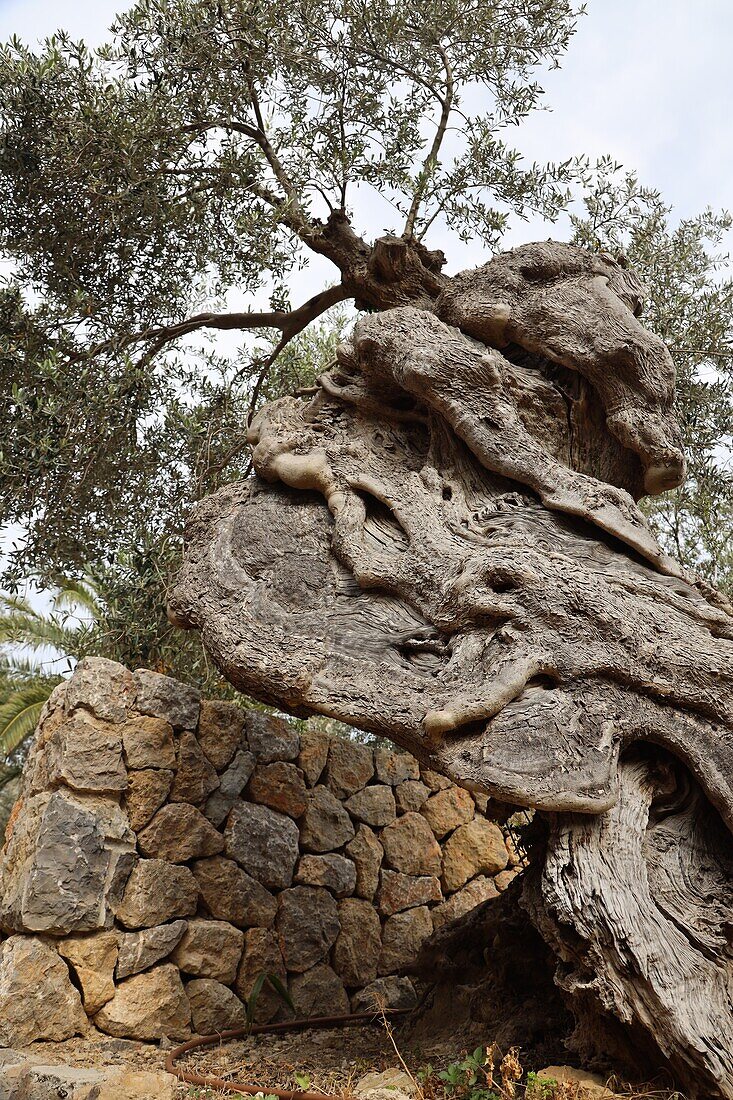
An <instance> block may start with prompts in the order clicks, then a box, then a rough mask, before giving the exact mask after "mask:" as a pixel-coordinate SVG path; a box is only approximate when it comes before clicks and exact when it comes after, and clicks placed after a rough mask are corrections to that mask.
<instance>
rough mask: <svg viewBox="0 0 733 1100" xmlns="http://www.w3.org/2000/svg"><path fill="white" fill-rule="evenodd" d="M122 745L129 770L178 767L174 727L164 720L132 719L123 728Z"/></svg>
mask: <svg viewBox="0 0 733 1100" xmlns="http://www.w3.org/2000/svg"><path fill="white" fill-rule="evenodd" d="M122 745H123V748H124V752H125V760H126V761H127V766H128V768H170V769H173V768H175V766H176V749H175V745H174V744H173V727H172V726H171V724H170V722H166V721H164V720H163V719H162V718H150V717H148V718H145V717H139V718H131V719H130V721H129V722H126V723H125V725H124V726H123V727H122Z"/></svg>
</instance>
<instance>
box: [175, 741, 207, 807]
mask: <svg viewBox="0 0 733 1100" xmlns="http://www.w3.org/2000/svg"><path fill="white" fill-rule="evenodd" d="M218 786H219V776H218V775H217V773H216V768H215V767H214V766H213V764H211V763H209V761H208V760H207V758H206V757H205V756H204V754H203V751H202V749H201V746H200V745H199V743H198V740H197V739H196V735H195V734H193V733H190V732H189V731H186V732H185V733H182V734H181V740H180V742H179V745H178V770H177V772H176V777H175V779H174V780H173V788H172V790H171V794H170V800H171V802H192V803H193V804H194V805H199V804H201V803H202V802H204V801H205V800H206V798H207V797H208V796H209V795H210V794H211V793H212V792H213V791H215V790H216V788H217V787H218Z"/></svg>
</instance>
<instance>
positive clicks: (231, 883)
mask: <svg viewBox="0 0 733 1100" xmlns="http://www.w3.org/2000/svg"><path fill="white" fill-rule="evenodd" d="M193 873H194V875H195V877H196V882H197V883H198V887H199V890H200V891H201V898H202V901H203V903H204V905H205V906H206V908H207V909H208V911H209V913H210V914H211V916H212V917H214V918H215V919H217V920H225V921H229V922H230V924H235V925H237V927H239V928H252V927H258V926H259V927H263V928H266V927H268V926H269V925H271V924H272V922H273V921H274V919H275V913H276V912H277V902H276V901H275V899H274V897H273V896H272V894H270V893H269V891H267V890H266V889H265V887H264V886H263V885H262V883H260V882H258V881H257V879H255V878H252V876H251V875H248V874H247V873H246V871H243V870H242V868H241V867H239V866H238V865H237V864H236V863H235V862H234V861H233V860H231V859H224V858H223V857H222V856H214V857H213V858H212V859H202V860H199V861H198V862H196V863H194V864H193Z"/></svg>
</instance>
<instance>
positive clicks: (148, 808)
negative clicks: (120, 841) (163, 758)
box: [125, 768, 173, 832]
mask: <svg viewBox="0 0 733 1100" xmlns="http://www.w3.org/2000/svg"><path fill="white" fill-rule="evenodd" d="M172 782H173V772H171V771H163V770H161V771H158V769H157V768H144V769H143V770H142V771H131V772H130V774H129V776H128V785H127V791H126V793H125V808H126V810H127V816H128V817H129V819H130V828H131V829H134V830H135V832H139V831H140V830H141V829H144V828H145V826H146V825H147V824H148V822H149V821H151V820H152V818H153V816H154V815H155V814H156V813H157V812H158V810H159V809H160V807H161V806H162V805H163V803H164V802H165V800H166V799H167V797H168V795H169V793H170V789H171V784H172Z"/></svg>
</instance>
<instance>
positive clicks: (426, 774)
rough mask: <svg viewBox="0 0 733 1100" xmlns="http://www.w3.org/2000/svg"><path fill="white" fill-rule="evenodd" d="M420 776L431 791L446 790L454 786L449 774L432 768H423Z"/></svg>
mask: <svg viewBox="0 0 733 1100" xmlns="http://www.w3.org/2000/svg"><path fill="white" fill-rule="evenodd" d="M420 778H421V779H422V781H423V783H424V784H425V786H426V787H429V788H430V790H431V791H445V790H447V789H448V787H450V786H452V784H451V781H450V779H448V777H447V776H445V775H441V774H440V772H435V771H433V770H432V768H422V769H421V771H420Z"/></svg>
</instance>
